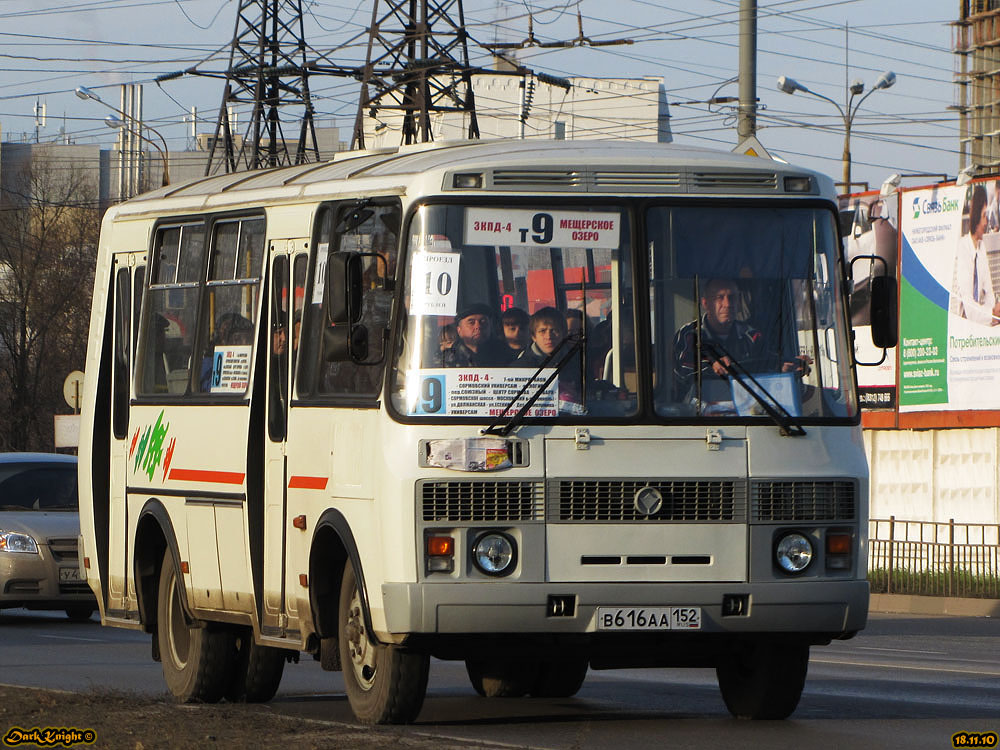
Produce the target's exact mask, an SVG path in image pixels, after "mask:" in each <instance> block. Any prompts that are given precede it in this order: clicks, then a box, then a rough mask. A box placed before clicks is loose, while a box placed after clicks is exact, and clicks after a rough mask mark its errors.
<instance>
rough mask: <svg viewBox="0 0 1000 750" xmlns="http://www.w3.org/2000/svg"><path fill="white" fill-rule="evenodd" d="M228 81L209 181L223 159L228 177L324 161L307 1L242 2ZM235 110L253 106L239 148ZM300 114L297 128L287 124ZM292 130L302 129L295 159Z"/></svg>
mask: <svg viewBox="0 0 1000 750" xmlns="http://www.w3.org/2000/svg"><path fill="white" fill-rule="evenodd" d="M191 72H194V71H191ZM201 75H209V74H205V73H201ZM224 77H225V80H226V87H225V90H224V93H223V95H222V105H221V106H220V107H219V119H218V121H217V123H216V126H215V137H214V138H213V139H212V145H211V151H210V152H209V156H208V162H207V164H206V167H205V174H206V175H208V174H211V173H212V169H213V162H216V167H218V163H217V157H216V154H217V153H218V154H219V156H218V160H219V161H222V162H223V163H224V165H225V170H226V171H227V172H236V171H238V170H240V169H263V168H265V167H276V166H282V165H287V164H302V163H303V162H308V161H319V147H318V146H317V144H316V126H315V124H314V123H313V105H312V101H311V100H310V98H309V69H308V67H307V64H306V42H305V37H304V34H303V30H302V3H301V0H240V3H239V9H238V11H237V15H236V31H235V33H234V35H233V41H232V46H231V50H230V56H229V69H228V70H227V71H226V72H225V74H224ZM234 104H250V105H251V106H252V112H251V115H250V118H249V122H248V123H247V125H246V130H245V132H244V135H243V137H242V138H241V139H239V142H238V143H237V138H236V135H235V134H234V133H233V130H234V127H233V123H232V122H231V121H230V113H231V111H232V108H233V107H232V105H234ZM294 109H297V110H300V112H301V114H300V115H298V116H297V117H296V118H295V120H297V122H294V121H293V119H292V118H290V117H287V116H286V117H285V118H284V119H282V117H281V114H282V112H288V111H289V110H294ZM289 126H290V127H292V128H295V127H297V129H298V133H297V136H298V141H297V143H296V146H295V153H294V155H293V154H290V153H289V150H288V145H287V144H286V142H285V135H284V129H285V128H286V127H289Z"/></svg>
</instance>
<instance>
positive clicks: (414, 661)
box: [338, 563, 430, 724]
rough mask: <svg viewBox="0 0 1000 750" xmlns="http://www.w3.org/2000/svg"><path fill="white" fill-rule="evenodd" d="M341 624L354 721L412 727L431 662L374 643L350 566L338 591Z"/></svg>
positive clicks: (420, 653)
mask: <svg viewBox="0 0 1000 750" xmlns="http://www.w3.org/2000/svg"><path fill="white" fill-rule="evenodd" d="M338 619H339V622H338V627H339V638H338V640H339V642H340V643H339V645H340V663H341V664H342V665H343V671H344V689H345V691H346V692H347V699H348V701H349V702H350V704H351V710H352V711H353V712H354V715H355V717H357V719H358V721H360V722H362V723H364V724H408V723H410V722H412V721H413V720H414V719H416V718H417V714H419V713H420V708H421V706H423V704H424V695H425V694H426V692H427V672H428V669H429V667H430V656H429V655H428V654H427V653H426V652H423V651H411V650H408V649H405V648H402V647H400V646H396V645H392V644H379V643H375V642H374V638H373V637H372V636H373V634H370V633H369V632H368V626H367V624H366V622H365V616H364V608H363V604H362V602H361V594H360V592H359V591H358V584H357V578H356V577H355V575H354V568H353V567H352V566H351V564H350V563H348V564H347V565H346V566H345V568H344V578H343V581H342V583H341V586H340V616H339V618H338Z"/></svg>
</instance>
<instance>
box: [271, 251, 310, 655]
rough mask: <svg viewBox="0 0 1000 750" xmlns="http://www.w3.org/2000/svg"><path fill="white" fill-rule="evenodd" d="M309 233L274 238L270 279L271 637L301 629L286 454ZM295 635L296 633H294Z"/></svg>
mask: <svg viewBox="0 0 1000 750" xmlns="http://www.w3.org/2000/svg"><path fill="white" fill-rule="evenodd" d="M307 246H308V242H307V240H305V239H295V240H275V241H273V242H272V243H271V251H270V252H271V255H270V264H271V269H270V272H271V284H270V300H269V302H268V319H267V323H268V325H269V326H270V331H271V339H270V341H271V346H270V350H269V352H268V367H267V420H266V428H265V429H266V431H267V435H266V438H265V441H264V444H265V448H264V461H265V480H264V481H265V498H266V499H265V503H264V576H263V582H264V602H263V608H262V610H261V617H262V621H261V632H262V633H263V634H264V635H269V636H272V637H282V636H286V635H289V631H295V630H297V629H298V617H297V613H296V612H295V611H294V609H292V610H290V608H289V607H288V606H287V604H286V602H287V600H288V598H289V597H288V596H287V595H286V584H285V562H286V559H287V552H286V547H287V538H288V528H289V523H290V521H289V520H288V519H287V515H288V513H287V507H288V461H287V454H286V446H287V441H286V438H287V432H288V429H287V426H288V403H289V397H290V394H291V385H290V384H291V382H292V373H293V371H294V366H295V356H294V355H295V353H296V352H297V350H298V341H297V336H298V328H299V325H298V321H299V320H300V318H301V310H302V295H303V289H304V285H305V272H306V258H307V256H306V248H307ZM292 635H293V637H294V634H292Z"/></svg>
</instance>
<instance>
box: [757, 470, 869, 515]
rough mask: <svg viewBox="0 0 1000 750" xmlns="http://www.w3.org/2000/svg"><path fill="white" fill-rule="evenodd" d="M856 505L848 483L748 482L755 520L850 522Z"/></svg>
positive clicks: (855, 510)
mask: <svg viewBox="0 0 1000 750" xmlns="http://www.w3.org/2000/svg"><path fill="white" fill-rule="evenodd" d="M856 506H857V503H856V502H855V484H854V482H850V481H814V482H809V481H805V482H804V481H789V482H778V481H773V480H754V481H753V482H751V483H750V507H751V511H752V518H753V520H754V521H853V520H854V519H855V517H856V515H857V508H856Z"/></svg>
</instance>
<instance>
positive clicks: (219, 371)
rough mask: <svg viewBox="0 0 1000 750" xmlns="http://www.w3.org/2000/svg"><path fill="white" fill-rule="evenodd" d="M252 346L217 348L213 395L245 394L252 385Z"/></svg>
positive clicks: (212, 382) (213, 364) (213, 375)
mask: <svg viewBox="0 0 1000 750" xmlns="http://www.w3.org/2000/svg"><path fill="white" fill-rule="evenodd" d="M252 351H253V347H252V346H242V345H241V346H217V347H215V356H214V357H213V361H212V375H211V378H212V379H211V381H210V382H211V386H212V387H211V391H212V393H244V392H245V391H246V389H247V386H249V385H250V355H251V352H252Z"/></svg>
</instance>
